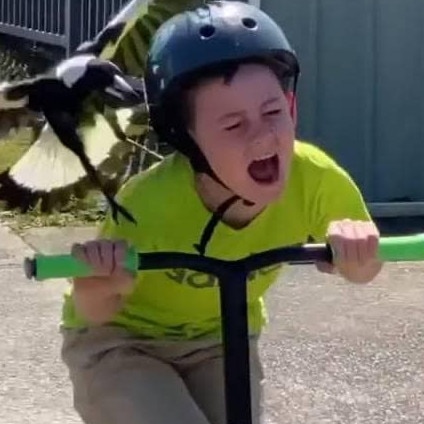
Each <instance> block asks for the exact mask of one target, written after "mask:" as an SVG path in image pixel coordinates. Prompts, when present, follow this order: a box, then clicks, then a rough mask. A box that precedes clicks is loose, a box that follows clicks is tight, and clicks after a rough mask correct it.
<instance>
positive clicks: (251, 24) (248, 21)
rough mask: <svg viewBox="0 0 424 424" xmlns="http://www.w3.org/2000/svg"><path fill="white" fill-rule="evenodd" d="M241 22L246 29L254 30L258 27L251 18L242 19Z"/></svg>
mask: <svg viewBox="0 0 424 424" xmlns="http://www.w3.org/2000/svg"><path fill="white" fill-rule="evenodd" d="M241 22H242V23H243V25H244V26H245V27H246V28H248V29H256V28H257V27H258V23H257V22H256V21H255V20H254V19H253V18H243V19H242V20H241Z"/></svg>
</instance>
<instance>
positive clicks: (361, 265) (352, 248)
mask: <svg viewBox="0 0 424 424" xmlns="http://www.w3.org/2000/svg"><path fill="white" fill-rule="evenodd" d="M379 238H380V234H379V231H378V229H377V227H376V225H375V224H374V223H373V222H370V221H352V220H349V219H345V220H342V221H334V222H332V223H331V224H330V225H329V227H328V231H327V242H328V243H329V244H330V246H331V248H332V250H333V264H328V263H318V264H317V268H318V269H319V270H320V271H322V272H328V273H334V272H336V271H337V272H338V273H339V274H340V275H341V276H342V277H344V278H345V279H346V280H348V281H351V282H355V283H367V282H369V281H371V280H373V279H374V278H375V277H376V276H377V274H378V273H379V272H380V270H381V267H382V262H381V261H380V260H379V258H378V244H379Z"/></svg>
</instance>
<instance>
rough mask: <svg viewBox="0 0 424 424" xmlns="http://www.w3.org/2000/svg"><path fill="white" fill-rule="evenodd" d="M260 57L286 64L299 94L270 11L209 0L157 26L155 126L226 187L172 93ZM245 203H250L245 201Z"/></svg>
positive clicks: (150, 68)
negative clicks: (222, 69) (224, 68)
mask: <svg viewBox="0 0 424 424" xmlns="http://www.w3.org/2000/svg"><path fill="white" fill-rule="evenodd" d="M261 59H264V60H265V59H271V60H273V61H274V62H277V63H280V64H282V65H284V69H285V71H284V75H282V76H281V78H280V82H281V83H284V85H285V83H286V82H287V81H288V80H291V81H292V83H293V84H292V90H293V93H295V91H296V83H297V79H298V76H299V64H298V61H297V58H296V54H295V52H294V50H293V49H292V48H291V46H290V44H289V42H288V40H287V38H286V36H285V34H284V32H283V31H282V29H281V28H280V27H279V26H278V25H277V23H276V22H275V21H274V20H273V19H271V18H270V17H269V16H268V15H267V14H266V13H264V12H263V11H261V10H260V9H258V8H257V7H255V6H252V5H249V4H246V3H243V2H239V1H211V2H208V3H205V4H204V5H202V6H200V7H197V8H196V9H194V10H190V11H186V12H183V13H180V14H178V15H175V16H174V17H173V18H171V19H169V20H168V21H167V22H165V23H164V24H163V25H162V26H161V27H160V28H159V29H158V31H157V32H156V34H155V36H154V38H153V40H152V43H151V46H150V50H149V53H148V56H147V61H146V72H145V88H146V97H147V101H148V105H149V112H150V122H151V126H152V127H153V129H154V130H155V132H156V133H157V134H158V136H159V139H160V140H161V141H164V142H166V143H168V144H170V145H171V146H173V147H174V148H175V149H176V150H178V151H180V152H181V153H182V154H184V155H186V156H187V157H188V158H189V160H190V163H191V165H192V167H193V169H194V170H195V171H196V172H203V173H207V174H209V175H210V176H211V177H212V178H214V179H215V180H216V181H218V182H219V183H221V184H222V185H224V186H225V187H226V188H228V187H227V186H226V185H225V182H224V181H221V180H220V178H219V176H217V175H216V174H215V173H214V171H213V170H212V169H211V167H210V165H209V163H208V161H207V159H206V158H205V156H204V155H203V153H202V152H201V150H200V148H199V147H198V146H197V144H196V143H195V141H194V140H193V139H192V138H191V137H190V136H189V135H188V132H187V131H186V128H185V127H184V123H183V122H181V116H180V114H179V110H178V109H179V106H180V105H178V104H175V103H172V98H173V96H174V94H175V93H176V92H177V91H178V89H181V87H182V86H184V84H185V83H187V82H188V81H190V79H193V78H196V77H197V78H199V77H200V78H202V76H203V77H204V76H205V75H207V74H208V71H210V70H213V69H214V68H216V67H219V66H223V65H225V64H230V63H234V64H240V63H243V62H249V61H258V60H261ZM283 80H284V81H283ZM240 199H241V198H240V197H239V196H237V194H235V196H234V197H233V198H231V199H229V200H228V201H227V202H225V203H224V204H223V205H221V206H220V207H219V208H218V209H217V211H216V213H215V214H214V216H213V219H212V221H213V223H212V222H211V223H210V225H209V226H208V227H209V229H208V230H207V231H206V233H207V234H204V237H203V239H204V240H203V242H202V243H201V244H202V246H201V247H199V246H197V247H199V249H198V250H200V251H202V253H204V248H205V246H204V245H205V244H206V243H207V240H206V239H207V238H208V237H210V235H211V233H212V230H213V227H214V225H216V223H217V221H218V220H219V219H221V218H222V215H223V214H224V213H225V211H226V210H227V209H228V208H229V207H230V206H231V205H232V204H233V203H234V202H235V201H236V200H240ZM242 200H243V199H242ZM245 204H252V203H251V202H250V203H249V202H248V201H246V200H245Z"/></svg>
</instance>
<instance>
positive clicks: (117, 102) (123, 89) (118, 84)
mask: <svg viewBox="0 0 424 424" xmlns="http://www.w3.org/2000/svg"><path fill="white" fill-rule="evenodd" d="M135 81H136V80H135V78H134V79H130V78H127V77H123V76H121V75H115V76H114V78H113V83H112V85H110V86H109V87H107V88H106V89H105V90H104V94H105V96H106V101H107V104H108V105H109V106H112V107H115V108H125V107H133V106H136V105H138V104H140V103H143V101H144V96H143V90H142V88H141V83H139V84H136V83H135Z"/></svg>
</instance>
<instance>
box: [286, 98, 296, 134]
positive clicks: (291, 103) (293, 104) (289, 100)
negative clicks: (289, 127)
mask: <svg viewBox="0 0 424 424" xmlns="http://www.w3.org/2000/svg"><path fill="white" fill-rule="evenodd" d="M285 95H286V99H287V103H288V104H289V108H290V114H291V117H292V118H293V122H294V126H295V127H296V126H297V97H296V94H294V93H293V92H292V91H290V92H288V93H285Z"/></svg>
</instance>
